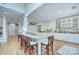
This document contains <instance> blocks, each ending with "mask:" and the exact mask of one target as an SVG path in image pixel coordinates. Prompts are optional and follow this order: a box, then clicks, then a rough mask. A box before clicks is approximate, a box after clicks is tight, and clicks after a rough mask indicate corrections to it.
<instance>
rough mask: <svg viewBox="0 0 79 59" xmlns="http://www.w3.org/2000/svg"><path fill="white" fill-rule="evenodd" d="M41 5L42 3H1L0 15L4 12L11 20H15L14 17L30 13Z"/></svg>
mask: <svg viewBox="0 0 79 59" xmlns="http://www.w3.org/2000/svg"><path fill="white" fill-rule="evenodd" d="M40 5H42V3H0V16H2V15H3V14H4V15H6V18H7V20H8V21H9V22H13V21H14V20H13V19H14V18H17V17H19V18H20V16H23V15H24V14H25V15H29V14H30V13H31V12H33V11H34V10H35V9H37V8H38V7H39V6H40ZM6 13H7V14H6Z"/></svg>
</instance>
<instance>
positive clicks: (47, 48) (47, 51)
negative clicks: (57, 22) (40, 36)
mask: <svg viewBox="0 0 79 59" xmlns="http://www.w3.org/2000/svg"><path fill="white" fill-rule="evenodd" d="M46 53H47V55H49V46H48V45H47V46H46Z"/></svg>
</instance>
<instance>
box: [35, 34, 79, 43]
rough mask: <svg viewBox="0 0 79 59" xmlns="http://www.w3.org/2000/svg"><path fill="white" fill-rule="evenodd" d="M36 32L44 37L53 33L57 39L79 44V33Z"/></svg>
mask: <svg viewBox="0 0 79 59" xmlns="http://www.w3.org/2000/svg"><path fill="white" fill-rule="evenodd" d="M36 34H38V35H42V36H44V37H48V36H51V35H53V36H54V37H55V39H57V40H62V41H67V42H72V43H76V44H79V34H68V33H36Z"/></svg>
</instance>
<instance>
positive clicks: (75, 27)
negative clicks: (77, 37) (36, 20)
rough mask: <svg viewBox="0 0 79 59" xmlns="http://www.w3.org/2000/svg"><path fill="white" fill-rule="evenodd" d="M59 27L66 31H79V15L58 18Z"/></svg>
mask: <svg viewBox="0 0 79 59" xmlns="http://www.w3.org/2000/svg"><path fill="white" fill-rule="evenodd" d="M57 29H58V30H60V31H64V32H79V16H73V17H67V18H63V19H57Z"/></svg>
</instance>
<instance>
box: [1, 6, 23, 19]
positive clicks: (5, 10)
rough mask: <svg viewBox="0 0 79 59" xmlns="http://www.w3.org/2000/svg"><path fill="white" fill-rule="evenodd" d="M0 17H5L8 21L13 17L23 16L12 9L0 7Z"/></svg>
mask: <svg viewBox="0 0 79 59" xmlns="http://www.w3.org/2000/svg"><path fill="white" fill-rule="evenodd" d="M2 15H6V18H7V19H8V20H10V19H13V18H15V17H18V16H22V15H23V14H22V13H20V12H17V11H14V10H12V9H8V8H4V7H2V6H0V16H2Z"/></svg>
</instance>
